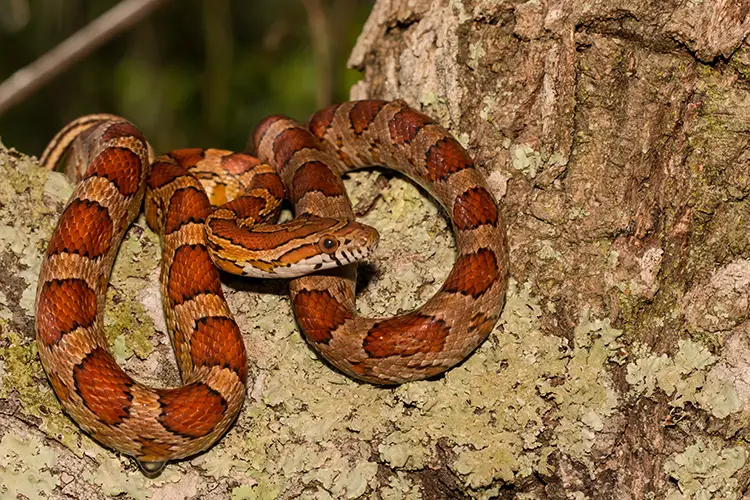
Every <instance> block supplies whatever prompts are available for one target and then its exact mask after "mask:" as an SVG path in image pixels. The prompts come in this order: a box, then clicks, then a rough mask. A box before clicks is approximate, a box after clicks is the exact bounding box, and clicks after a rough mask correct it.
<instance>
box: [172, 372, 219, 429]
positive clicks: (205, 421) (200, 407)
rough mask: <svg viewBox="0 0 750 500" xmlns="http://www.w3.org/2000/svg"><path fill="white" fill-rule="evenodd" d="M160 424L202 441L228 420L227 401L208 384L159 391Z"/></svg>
mask: <svg viewBox="0 0 750 500" xmlns="http://www.w3.org/2000/svg"><path fill="white" fill-rule="evenodd" d="M159 392H160V394H159V402H161V405H162V408H161V415H160V416H159V421H160V422H161V424H162V425H163V426H164V427H165V428H166V429H167V430H169V431H171V432H174V433H176V434H180V435H182V436H188V437H191V438H199V437H203V436H206V435H208V434H210V433H211V432H212V431H213V430H214V428H215V427H216V425H217V424H218V423H219V422H221V419H222V418H223V417H224V411H225V410H226V408H227V402H226V401H225V400H224V398H223V397H222V396H221V394H219V393H218V392H216V391H214V390H213V389H211V388H210V387H208V386H207V385H205V384H201V383H195V384H190V385H186V386H183V387H180V388H179V389H171V390H162V391H159Z"/></svg>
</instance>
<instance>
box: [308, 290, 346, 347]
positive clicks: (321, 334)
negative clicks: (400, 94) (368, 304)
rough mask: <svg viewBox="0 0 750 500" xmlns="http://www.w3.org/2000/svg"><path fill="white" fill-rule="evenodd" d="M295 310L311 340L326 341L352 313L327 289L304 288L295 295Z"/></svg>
mask: <svg viewBox="0 0 750 500" xmlns="http://www.w3.org/2000/svg"><path fill="white" fill-rule="evenodd" d="M294 312H295V314H296V315H297V321H299V324H300V328H302V331H303V333H304V334H305V337H306V338H307V340H309V341H310V342H323V343H326V342H328V341H329V340H331V332H333V331H334V330H335V329H336V328H337V327H338V326H339V325H341V324H342V323H344V321H346V320H347V319H351V318H352V314H351V313H350V312H349V311H347V310H346V309H344V307H343V306H342V305H341V304H339V302H338V301H337V300H336V299H334V298H333V296H332V295H331V294H330V293H328V292H327V291H322V290H302V291H300V292H299V293H297V295H295V296H294Z"/></svg>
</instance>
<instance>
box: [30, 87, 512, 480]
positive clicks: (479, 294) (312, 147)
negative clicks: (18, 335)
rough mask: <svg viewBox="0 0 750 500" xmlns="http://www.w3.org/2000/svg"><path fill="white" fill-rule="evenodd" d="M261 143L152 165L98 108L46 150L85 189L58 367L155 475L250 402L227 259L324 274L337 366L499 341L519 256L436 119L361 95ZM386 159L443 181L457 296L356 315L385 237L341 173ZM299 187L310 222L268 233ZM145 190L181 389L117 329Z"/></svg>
mask: <svg viewBox="0 0 750 500" xmlns="http://www.w3.org/2000/svg"><path fill="white" fill-rule="evenodd" d="M254 139H255V144H256V149H257V154H258V157H259V158H260V161H259V160H256V159H255V158H253V157H250V156H248V155H245V154H235V153H231V152H228V151H221V150H201V149H185V150H177V151H173V152H171V153H169V154H167V155H163V156H160V157H158V158H156V159H155V160H154V162H153V166H152V165H151V164H150V162H149V150H150V148H149V145H148V144H147V142H146V140H145V138H144V137H143V135H142V134H141V133H140V132H139V131H138V130H137V129H136V128H135V127H134V126H133V125H132V124H131V123H129V122H128V121H126V120H124V119H122V118H119V117H116V116H112V115H89V116H85V117H82V118H79V119H78V120H75V121H73V122H71V123H70V124H69V125H67V126H66V127H65V128H63V129H62V130H61V131H60V132H59V133H58V134H57V136H56V137H55V138H54V139H53V140H52V142H51V143H50V144H49V145H48V147H47V149H46V150H45V153H44V154H43V155H42V159H41V163H42V165H44V166H45V167H47V168H55V166H56V165H57V163H58V160H59V159H60V158H61V157H62V156H63V154H64V153H65V152H68V159H67V171H68V173H69V174H70V175H71V176H72V177H74V178H75V180H76V181H77V185H76V188H75V191H74V192H73V194H72V196H71V198H70V200H69V201H68V204H67V206H66V207H65V209H64V211H63V214H62V216H61V217H60V220H59V222H58V224H57V227H56V229H55V231H54V232H53V234H52V237H51V238H50V241H49V244H48V247H47V251H46V254H45V256H44V259H43V262H42V268H41V272H40V276H39V285H38V289H37V306H36V335H37V345H38V350H39V354H40V357H41V360H42V364H43V365H44V368H45V371H46V373H47V376H48V378H49V380H50V383H51V385H52V387H53V388H54V390H55V393H56V394H57V396H58V398H59V399H60V401H61V403H62V405H63V408H64V409H65V411H67V413H69V414H70V416H71V417H72V418H73V419H74V420H75V421H76V422H77V423H78V424H79V425H80V426H81V427H82V428H83V429H84V430H86V431H87V432H89V433H90V434H91V435H92V436H93V437H94V438H95V439H97V440H98V441H99V442H101V443H102V444H104V445H106V446H109V447H111V448H113V449H115V450H117V451H119V452H121V453H124V454H127V455H130V456H132V457H134V458H135V459H136V460H137V461H138V463H139V464H140V465H141V467H142V469H143V471H144V472H145V473H147V474H149V475H156V474H158V473H159V472H160V471H161V470H162V469H163V467H164V464H165V463H166V462H167V461H169V460H175V459H179V458H184V457H189V456H191V455H194V454H196V453H198V452H200V451H202V450H205V449H206V448H208V447H210V446H211V445H212V444H213V443H214V442H216V441H217V440H218V439H219V438H220V437H221V435H222V434H223V433H224V432H225V431H226V430H227V429H228V428H229V426H230V425H231V424H232V422H233V421H234V419H235V418H236V416H237V414H238V412H239V410H240V408H241V406H242V402H243V400H244V394H245V384H246V381H247V372H248V370H247V363H246V357H245V348H244V344H243V341H242V336H241V334H240V331H239V329H238V328H237V325H236V324H235V322H234V320H233V319H232V315H231V312H230V311H229V308H228V306H227V304H226V302H225V301H224V297H223V294H222V291H221V286H220V281H219V273H218V270H217V269H216V267H215V266H214V264H215V265H216V266H218V267H220V268H221V269H224V270H226V271H229V272H233V273H235V274H243V275H247V276H258V277H295V276H300V275H302V274H306V273H310V272H315V271H317V273H316V274H313V275H309V276H302V277H297V278H295V279H293V280H292V281H291V282H290V291H291V300H292V304H293V307H294V312H295V315H296V317H297V321H298V323H299V325H300V328H301V330H302V332H303V334H304V336H305V338H306V339H307V341H308V343H309V344H310V345H311V346H312V347H313V348H314V349H315V350H316V351H317V352H318V353H320V354H321V355H322V356H323V357H324V358H325V359H326V360H328V361H329V362H330V363H331V364H333V365H334V366H335V367H336V368H338V369H339V370H341V371H343V372H344V373H346V374H348V375H349V376H351V377H353V378H355V379H358V380H362V381H366V382H371V383H374V384H383V385H392V384H399V383H402V382H407V381H410V380H419V379H424V378H428V377H432V376H434V375H437V374H439V373H441V372H443V371H445V370H447V369H449V368H450V367H452V366H454V365H455V364H456V363H458V362H460V361H461V360H463V359H464V358H465V357H467V356H468V355H469V354H470V353H471V352H472V351H473V350H474V349H475V348H476V347H477V346H478V345H479V344H480V343H481V342H482V341H483V340H484V339H485V338H486V337H487V336H488V335H489V333H490V331H491V330H492V328H493V327H494V325H495V323H496V321H497V319H498V316H499V314H500V310H501V308H502V305H503V302H504V297H505V291H506V288H507V267H508V251H507V243H506V238H505V228H504V225H503V222H502V218H501V215H500V212H499V209H498V206H497V203H496V201H495V199H494V197H493V196H492V194H491V193H490V191H489V188H488V186H487V184H486V182H485V180H484V178H483V176H482V175H481V174H480V172H479V171H478V170H477V169H476V167H475V166H474V163H473V161H472V159H471V158H470V157H469V156H468V154H467V153H466V151H465V150H464V149H463V148H462V147H461V146H460V145H459V143H458V142H457V141H456V140H455V139H454V138H453V137H452V136H451V135H450V134H449V133H448V132H447V131H446V130H445V129H444V128H442V127H441V126H440V125H438V124H436V123H435V122H434V121H432V120H431V119H430V118H428V117H426V116H425V115H423V114H421V113H419V112H417V111H415V110H413V109H411V108H409V107H408V106H407V105H406V104H405V103H404V102H402V101H393V102H388V101H378V100H367V101H354V102H348V103H344V104H341V105H336V106H332V107H329V108H326V109H324V110H322V111H320V112H318V113H317V114H315V115H314V116H313V117H312V118H311V119H310V122H309V126H308V128H305V127H303V126H301V125H300V124H298V123H296V122H295V121H293V120H291V119H288V118H285V117H282V116H273V117H269V118H267V119H265V120H264V121H263V122H262V123H261V124H260V125H259V126H258V127H257V129H256V131H255V135H254ZM261 161H265V162H268V163H269V164H270V165H271V166H272V167H273V168H275V170H276V172H278V174H279V175H280V179H279V177H278V176H277V175H276V173H275V172H274V170H273V168H271V167H269V166H268V165H266V164H263V163H261ZM369 165H384V166H387V167H389V168H392V169H394V170H397V171H399V172H401V173H403V174H405V175H407V176H408V177H410V178H412V179H413V180H415V181H416V182H418V183H419V184H420V185H422V186H423V187H424V188H425V189H427V191H428V192H430V193H431V194H432V195H433V196H434V197H435V198H436V199H437V200H438V201H439V202H440V204H441V205H442V206H443V208H444V209H445V210H446V211H447V213H448V214H449V216H450V218H451V220H452V222H453V228H454V231H455V235H456V247H457V253H458V257H457V259H456V262H455V264H454V266H453V269H452V271H451V272H450V274H449V275H448V278H447V279H446V280H445V282H444V283H443V286H442V287H441V288H440V290H439V291H438V292H437V293H436V294H435V295H434V296H433V297H432V298H431V299H430V300H429V301H428V302H427V303H425V304H424V305H423V306H422V307H420V308H419V309H417V310H415V311H413V312H410V313H407V314H404V315H401V316H397V317H393V318H385V319H370V318H362V317H360V316H358V315H357V314H356V310H355V306H354V278H355V269H354V266H347V265H346V264H348V263H352V262H356V261H359V260H362V259H365V258H367V256H368V255H369V253H370V251H371V250H372V249H373V248H374V247H375V245H376V244H377V242H378V235H377V232H376V231H375V230H374V229H372V228H370V227H368V226H364V225H361V224H358V223H356V222H350V221H352V219H353V211H352V207H351V203H350V201H349V199H348V197H347V196H346V192H345V190H344V186H343V183H342V181H341V177H340V176H341V174H343V173H345V172H347V171H349V170H352V169H356V168H360V167H365V166H369ZM282 182H283V185H282ZM204 188H208V190H209V192H211V193H212V194H213V200H212V201H214V202H216V203H223V202H224V201H226V199H229V198H235V199H234V200H232V201H230V202H228V203H225V204H224V205H222V206H221V207H219V208H217V209H215V210H213V209H212V208H211V205H210V201H209V199H208V197H207V195H206V192H205V191H204ZM285 191H286V193H287V195H288V196H289V198H290V199H291V201H292V203H293V204H294V208H295V212H296V216H297V218H296V219H293V220H291V221H289V222H287V223H284V224H279V225H259V224H266V223H268V222H271V221H273V220H274V218H275V216H276V215H277V213H278V204H279V202H280V200H281V198H282V197H283V194H284V192H285ZM243 192H244V195H242V196H239V194H241V193H243ZM144 193H145V209H146V216H147V221H148V223H149V226H150V227H151V228H152V229H154V230H155V231H156V232H158V233H159V234H160V236H161V241H162V270H161V289H162V294H163V296H164V310H165V315H166V318H167V326H168V329H169V334H170V338H171V340H172V344H173V347H174V350H175V355H176V358H177V363H178V367H179V369H180V374H181V377H182V381H183V385H182V386H181V387H178V388H173V389H154V388H150V387H147V386H145V385H143V384H141V383H139V382H136V381H134V380H133V379H132V378H131V377H130V376H129V375H127V374H126V373H125V372H123V371H122V369H120V367H119V366H118V365H117V363H116V362H115V360H114V358H113V357H112V355H111V354H110V352H109V348H108V343H107V339H106V337H105V335H104V331H103V312H104V303H105V300H104V298H105V292H106V288H107V282H108V280H109V275H110V272H111V268H112V264H113V262H114V258H115V255H116V253H117V250H118V248H119V244H120V241H121V240H122V237H123V235H124V233H125V231H126V229H127V227H128V226H129V225H130V223H131V222H132V220H133V219H134V217H135V216H136V215H137V214H138V212H139V210H140V205H141V200H142V198H143V197H144ZM335 266H345V267H336V269H331V268H332V267H335ZM326 269H329V270H328V271H326Z"/></svg>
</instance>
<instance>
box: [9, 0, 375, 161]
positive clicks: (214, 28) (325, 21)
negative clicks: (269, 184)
mask: <svg viewBox="0 0 750 500" xmlns="http://www.w3.org/2000/svg"><path fill="white" fill-rule="evenodd" d="M116 3H117V2H116V1H114V0H101V1H99V0H97V1H84V0H0V13H2V14H1V15H0V81H2V80H5V79H6V78H8V77H9V76H10V75H11V74H13V72H15V71H16V70H18V69H20V68H21V67H24V66H26V65H27V64H29V63H31V62H33V61H34V60H35V59H36V58H37V57H39V56H40V55H42V54H44V53H45V52H46V51H48V50H50V49H52V48H53V47H54V46H55V45H57V44H58V43H60V42H61V41H63V40H64V39H65V38H67V37H68V36H70V35H71V34H73V33H74V32H76V31H77V30H79V29H80V28H82V27H84V26H85V25H86V24H88V23H89V22H90V21H92V20H93V19H95V18H96V17H98V16H99V15H100V14H102V13H103V12H105V11H107V10H108V9H109V8H110V7H112V6H113V5H115V4H116ZM372 4H373V1H372V0H273V1H250V0H245V1H240V0H237V1H230V0H202V1H201V0H173V1H170V2H167V3H165V4H163V5H162V6H160V7H159V8H157V9H156V10H155V11H154V12H153V13H152V14H151V15H150V16H148V17H147V18H146V19H145V20H143V21H141V22H139V23H138V24H137V25H136V26H134V27H133V28H131V29H129V30H127V31H126V32H124V33H121V34H119V35H116V36H115V37H114V38H113V39H111V40H110V41H108V42H107V43H105V45H104V46H102V47H101V48H99V49H97V50H96V51H95V52H93V53H92V54H91V55H89V56H87V57H86V58H85V59H84V60H83V61H81V62H78V63H76V64H75V65H73V66H72V67H71V68H69V69H67V70H66V71H65V72H64V73H62V74H61V75H59V76H57V77H56V78H55V79H54V80H53V81H51V82H50V83H48V84H47V85H45V86H44V87H43V88H41V89H40V90H38V91H37V92H36V93H34V94H33V95H31V96H30V97H28V98H26V99H24V100H23V101H22V102H20V103H18V104H16V105H15V106H14V107H12V108H11V109H9V110H8V111H7V112H6V113H5V114H3V115H0V139H2V142H3V143H4V144H5V145H6V146H9V147H15V148H16V149H18V150H20V151H22V152H24V153H28V154H35V155H39V154H40V153H41V151H42V149H43V148H44V146H45V144H46V143H47V142H48V141H49V140H50V139H51V138H52V136H53V135H54V134H55V132H57V130H59V129H60V127H62V126H63V125H64V124H65V123H67V122H68V121H70V120H72V119H73V118H75V117H77V116H80V115H82V114H86V113H99V112H108V113H115V114H119V115H122V116H124V117H126V118H128V119H130V120H132V121H133V122H134V123H135V124H136V125H137V126H138V127H139V128H140V129H141V130H143V131H144V133H145V134H146V137H147V138H148V139H149V141H150V142H151V143H152V145H153V146H154V148H155V150H156V151H157V152H164V151H167V150H169V149H173V148H179V147H217V148H226V149H233V150H243V149H244V148H245V145H246V142H247V138H248V135H249V134H250V132H251V131H252V129H253V127H254V126H255V124H257V123H258V121H259V120H260V119H261V118H263V117H264V116H267V115H269V114H277V113H282V114H287V115H289V116H292V117H293V118H296V119H299V120H305V119H306V118H307V117H308V116H309V115H310V114H311V113H313V112H315V111H316V110H317V109H319V108H321V107H322V106H324V105H326V104H328V103H329V101H330V102H338V101H344V100H347V99H348V93H349V88H350V87H351V85H352V84H353V83H354V82H356V81H357V80H358V79H359V78H360V75H359V73H358V72H356V71H354V70H350V69H347V68H346V60H347V58H348V55H349V53H350V52H351V49H352V47H353V46H354V43H355V42H356V39H357V36H358V34H359V32H360V31H361V29H362V25H363V24H364V22H365V20H366V19H367V16H368V14H369V12H370V10H371V8H372ZM321 15H322V17H321ZM311 19H312V21H311ZM321 19H322V26H323V27H324V29H323V30H322V31H321V30H320V29H318V30H317V31H316V29H315V26H316V23H317V26H318V27H320V26H321ZM311 22H312V24H311ZM311 27H312V29H311ZM316 33H317V34H316ZM321 33H322V36H321ZM321 44H322V45H321ZM325 45H327V46H328V47H329V48H330V50H329V54H328V56H326V55H325V54H324V52H321V51H320V49H319V47H321V46H325ZM316 47H318V49H316Z"/></svg>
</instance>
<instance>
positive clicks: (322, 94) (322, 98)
mask: <svg viewBox="0 0 750 500" xmlns="http://www.w3.org/2000/svg"><path fill="white" fill-rule="evenodd" d="M302 3H304V4H305V9H306V10H307V23H308V26H309V27H310V38H311V40H312V45H313V51H314V52H315V66H316V69H317V80H318V81H317V85H316V87H317V88H316V92H317V96H316V100H317V101H318V102H317V107H318V108H324V107H326V106H328V105H329V104H331V94H332V92H333V89H332V88H331V39H330V36H329V32H328V20H327V19H326V12H325V8H324V7H323V4H322V3H321V1H320V0H303V1H302Z"/></svg>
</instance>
